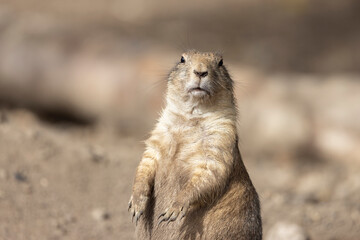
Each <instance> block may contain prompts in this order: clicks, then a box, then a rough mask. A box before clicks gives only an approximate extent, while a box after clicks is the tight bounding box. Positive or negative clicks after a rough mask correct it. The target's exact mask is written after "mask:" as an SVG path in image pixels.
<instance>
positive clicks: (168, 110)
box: [129, 51, 262, 240]
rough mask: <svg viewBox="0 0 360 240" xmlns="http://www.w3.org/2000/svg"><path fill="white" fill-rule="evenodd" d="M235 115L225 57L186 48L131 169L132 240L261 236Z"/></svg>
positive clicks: (258, 238)
mask: <svg viewBox="0 0 360 240" xmlns="http://www.w3.org/2000/svg"><path fill="white" fill-rule="evenodd" d="M236 118H237V110H236V103H235V98H234V93H233V81H232V79H231V78H230V76H229V74H228V72H227V70H226V68H225V66H224V65H223V59H222V56H221V55H220V54H217V53H202V52H197V51H188V52H186V53H184V54H183V55H182V57H181V60H180V62H179V63H177V64H176V65H175V67H174V68H173V69H172V71H171V73H170V74H169V78H168V86H167V95H166V107H165V108H164V110H163V112H162V114H161V117H160V119H159V120H158V123H157V124H156V126H155V129H154V130H153V131H152V133H151V136H150V137H149V139H148V140H147V141H146V142H145V144H146V150H145V152H144V154H143V158H142V160H141V162H140V164H139V166H138V168H137V170H136V175H135V180H134V185H133V192H132V196H131V198H130V202H129V209H130V211H131V214H132V217H133V218H134V219H135V222H136V225H137V227H136V236H137V239H154V240H171V239H174V240H175V239H176V240H178V239H189V240H190V239H191V240H193V239H206V240H222V239H224V240H234V239H237V240H261V239H262V224H261V216H260V203H259V198H258V195H257V193H256V190H255V188H254V186H253V184H252V182H251V180H250V178H249V175H248V173H247V171H246V169H245V166H244V163H243V161H242V159H241V155H240V152H239V148H238V136H237V127H236V125H237V124H236Z"/></svg>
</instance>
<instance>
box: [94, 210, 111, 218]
mask: <svg viewBox="0 0 360 240" xmlns="http://www.w3.org/2000/svg"><path fill="white" fill-rule="evenodd" d="M91 216H92V217H93V219H94V220H96V221H104V220H107V219H109V218H110V214H109V213H108V212H106V211H105V210H104V209H102V208H96V209H94V210H93V211H92V212H91Z"/></svg>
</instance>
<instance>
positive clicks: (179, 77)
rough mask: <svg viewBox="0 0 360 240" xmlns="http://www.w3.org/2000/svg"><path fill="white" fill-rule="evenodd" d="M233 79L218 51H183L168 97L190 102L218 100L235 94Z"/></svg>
mask: <svg viewBox="0 0 360 240" xmlns="http://www.w3.org/2000/svg"><path fill="white" fill-rule="evenodd" d="M232 89H233V82H232V80H231V78H230V76H229V74H228V72H227V70H226V68H225V66H224V65H223V58H222V56H221V55H220V54H218V53H212V52H205V53H202V52H197V51H189V52H186V53H184V54H182V56H181V58H180V59H179V62H178V63H177V64H176V65H175V67H174V68H173V69H172V71H171V73H170V75H169V82H168V97H169V96H170V97H171V98H173V99H174V100H175V101H181V102H185V103H190V104H199V103H201V104H206V103H213V104H214V103H216V101H217V99H219V98H224V97H225V98H226V96H230V97H231V96H232V94H233V93H232Z"/></svg>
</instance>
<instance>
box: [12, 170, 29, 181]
mask: <svg viewBox="0 0 360 240" xmlns="http://www.w3.org/2000/svg"><path fill="white" fill-rule="evenodd" d="M14 177H15V179H16V180H17V181H19V182H27V180H28V179H27V177H26V175H25V174H24V173H22V172H16V173H15V174H14Z"/></svg>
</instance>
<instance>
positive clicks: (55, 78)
mask: <svg viewBox="0 0 360 240" xmlns="http://www.w3.org/2000/svg"><path fill="white" fill-rule="evenodd" d="M359 24H360V1H357V0H342V1H336V0H312V1H310V0H271V1H264V0H263V1H261V0H241V1H235V0H223V1H215V0H207V1H200V0H199V1H189V0H184V1H176V2H172V1H165V0H157V1H145V0H133V1H129V0H102V1H100V0H98V1H85V0H77V1H69V0H52V1H44V0H43V1H41V0H11V1H6V0H0V212H1V214H0V239H5V240H22V239H24V240H25V239H26V240H31V239H36V240H39V239H49V240H50V239H54V240H55V239H70V240H71V239H74V240H75V239H76V240H79V239H84V240H85V239H86V240H90V239H130V240H131V239H134V237H133V235H134V234H133V233H134V229H135V227H134V225H133V224H132V223H131V220H130V215H129V214H128V212H127V202H128V199H129V197H130V194H131V185H132V180H133V176H134V173H135V168H136V166H137V164H138V163H139V161H140V158H141V155H142V151H143V148H144V146H143V144H142V141H143V140H145V139H146V137H147V136H148V133H149V131H150V130H151V128H152V127H153V125H154V124H155V121H156V118H157V117H158V114H159V112H160V110H161V107H162V106H164V104H163V94H164V91H165V89H166V76H167V73H168V72H169V70H170V69H171V67H172V66H173V65H174V64H175V63H176V62H178V61H179V59H180V56H181V54H182V52H183V51H185V50H187V49H198V50H201V51H220V52H222V53H223V55H224V64H225V65H226V66H227V67H228V70H229V71H230V73H231V75H232V77H233V79H234V80H235V82H236V95H237V99H238V106H239V112H240V114H239V115H240V116H239V134H240V138H241V143H240V149H241V152H242V155H243V158H244V162H245V164H246V166H247V168H248V170H249V173H250V175H251V178H252V180H253V182H254V184H255V186H256V188H257V190H258V192H259V195H260V198H261V202H262V216H263V224H264V235H265V238H264V239H265V240H283V239H286V240H289V239H297V240H305V239H314V240H317V239H318V240H336V239H341V240H358V239H359V236H360V174H359V173H360V148H359V146H360V79H359V76H360V44H359V43H360V28H359Z"/></svg>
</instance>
